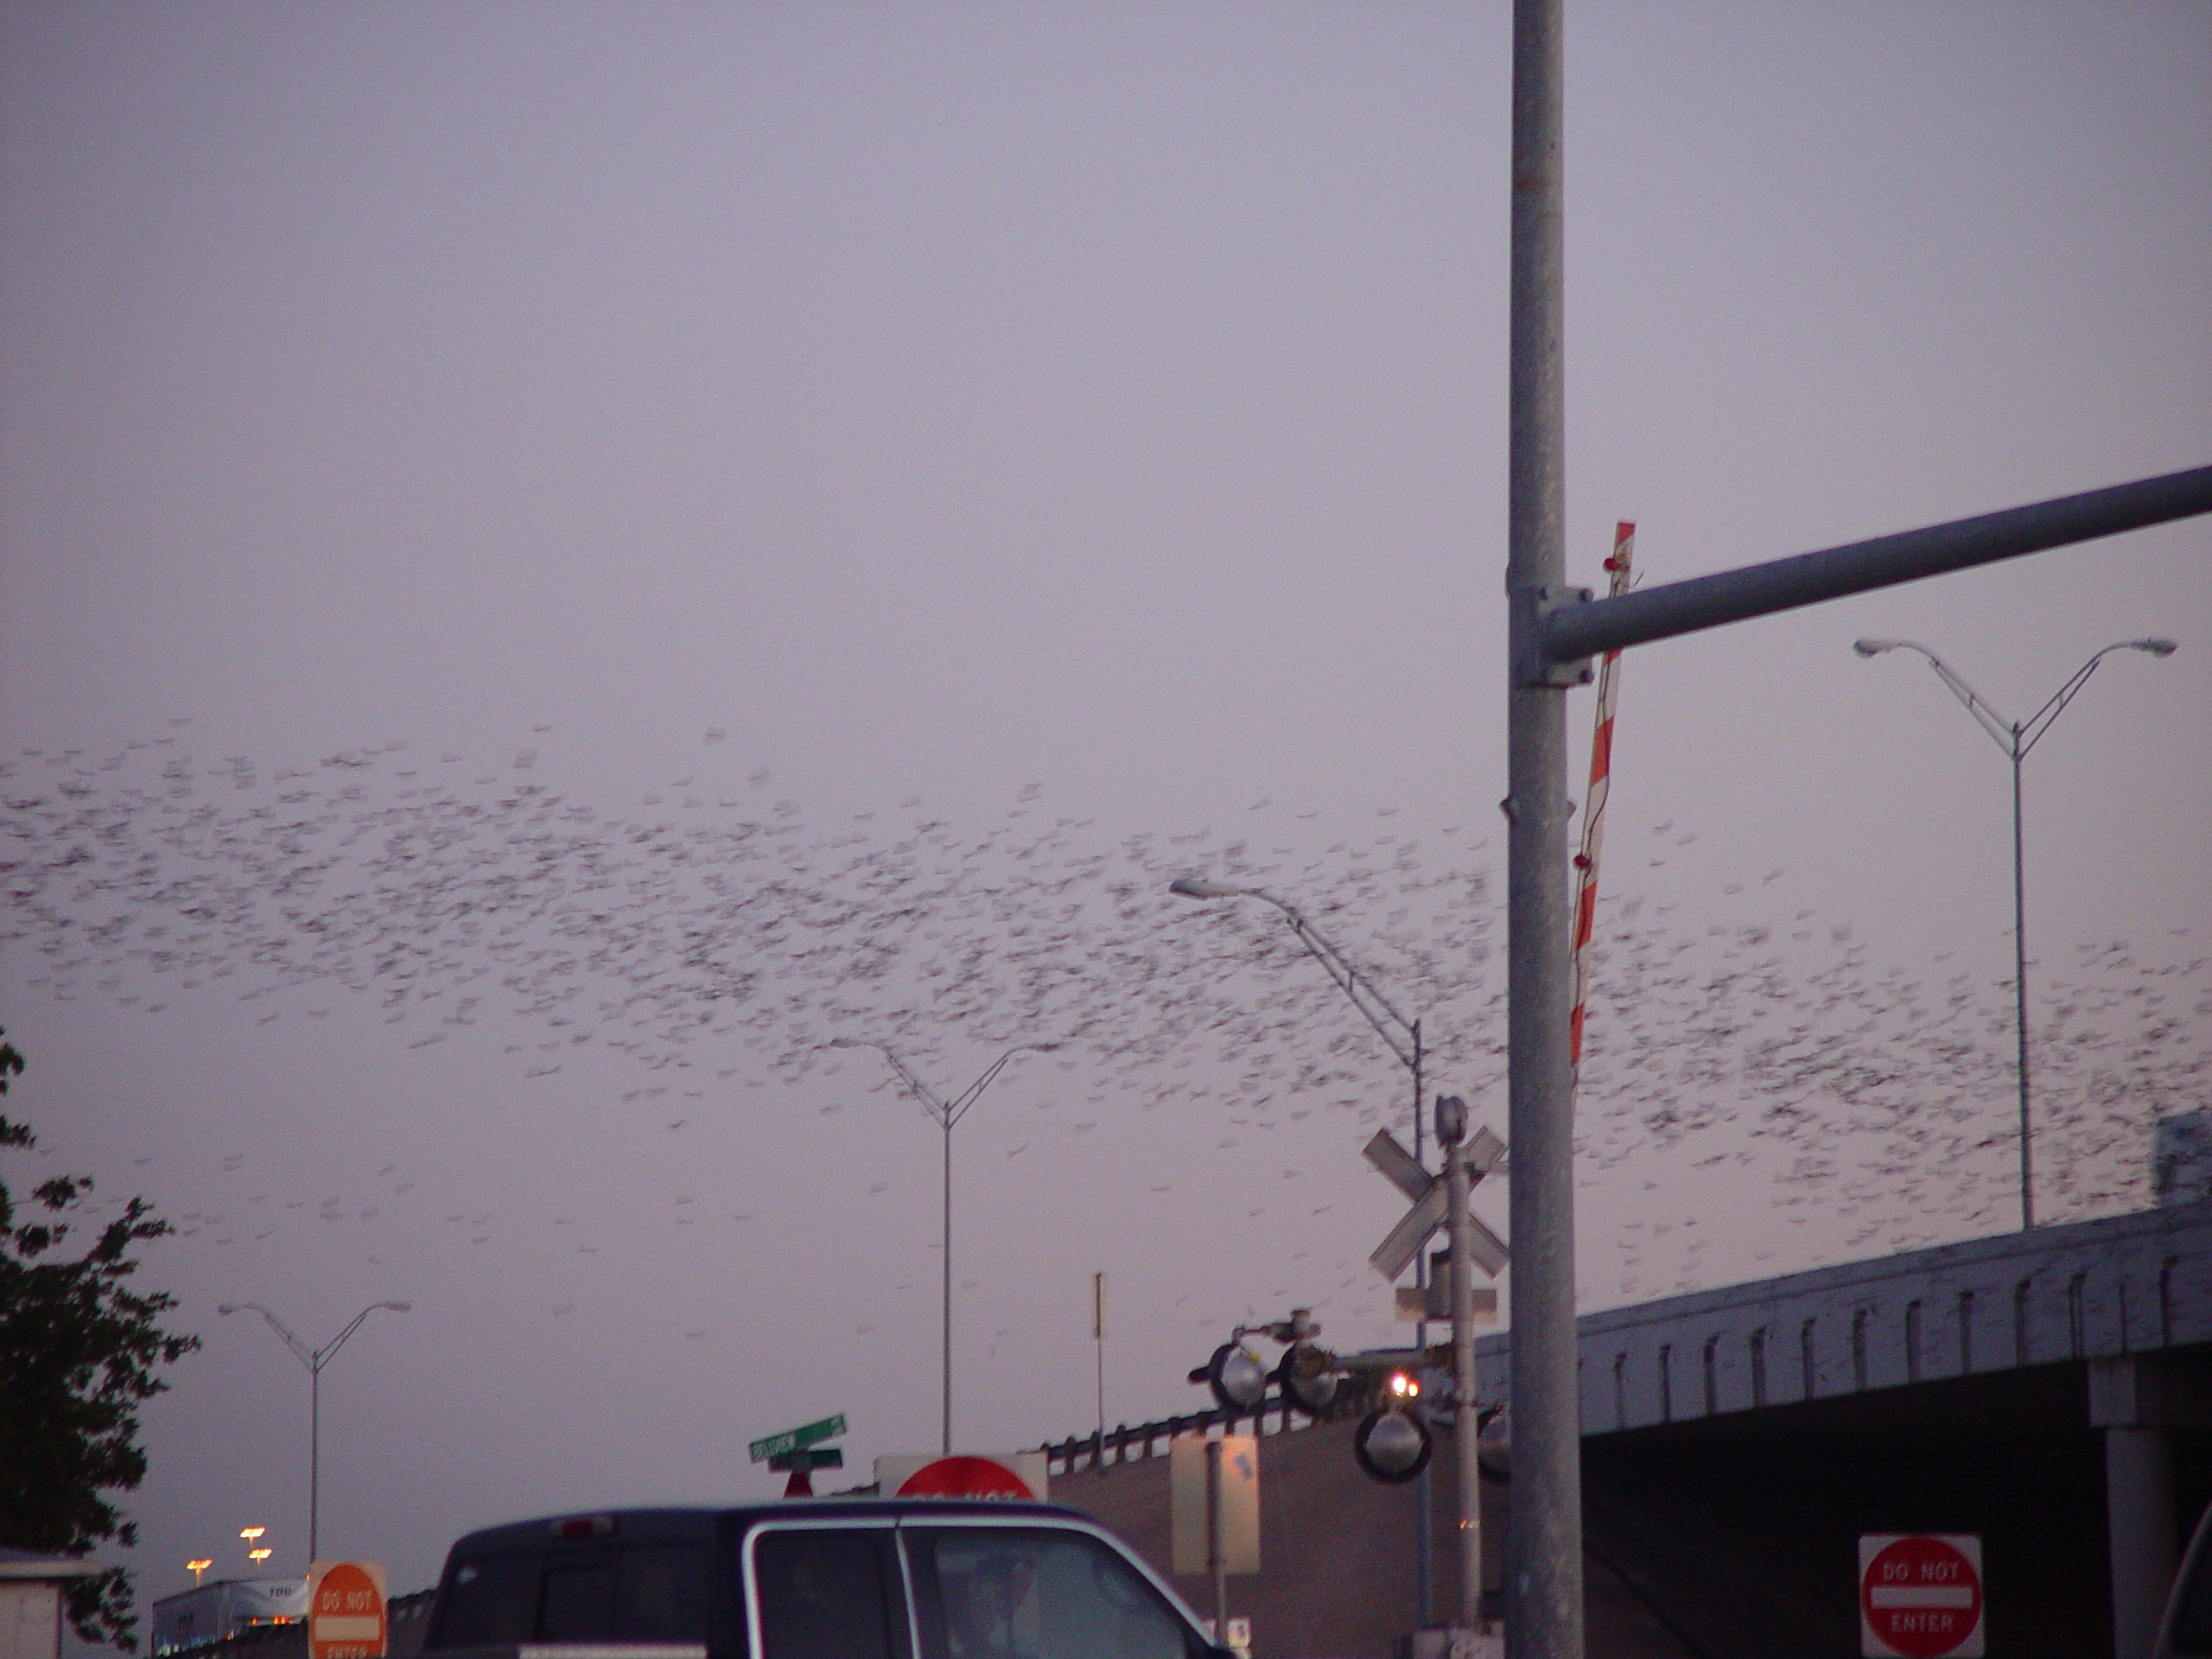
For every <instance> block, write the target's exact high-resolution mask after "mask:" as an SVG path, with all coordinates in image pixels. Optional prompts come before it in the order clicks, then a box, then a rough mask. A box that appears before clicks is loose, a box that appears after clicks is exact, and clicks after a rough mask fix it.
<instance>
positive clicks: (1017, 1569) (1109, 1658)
mask: <svg viewBox="0 0 2212 1659" xmlns="http://www.w3.org/2000/svg"><path fill="white" fill-rule="evenodd" d="M908 1536H909V1537H910V1538H911V1539H912V1540H913V1541H914V1543H915V1545H916V1546H917V1548H916V1549H915V1552H914V1553H915V1555H916V1556H917V1557H918V1560H917V1561H916V1566H917V1569H918V1575H919V1576H920V1577H922V1578H923V1579H924V1580H925V1582H926V1583H927V1585H928V1586H929V1587H930V1588H931V1589H932V1590H933V1591H934V1592H935V1593H934V1594H933V1595H931V1596H930V1598H929V1599H928V1602H927V1603H926V1604H925V1605H928V1606H929V1608H930V1612H929V1615H928V1617H926V1618H925V1620H924V1623H923V1637H924V1646H925V1651H926V1652H927V1654H928V1659H1188V1656H1189V1655H1190V1654H1191V1653H1192V1651H1193V1649H1192V1632H1191V1631H1190V1630H1189V1628H1188V1627H1187V1626H1186V1625H1185V1624H1184V1623H1183V1621H1182V1620H1181V1619H1180V1618H1178V1617H1177V1616H1176V1615H1175V1614H1174V1613H1173V1611H1170V1609H1169V1608H1168V1606H1167V1605H1166V1603H1165V1602H1164V1601H1162V1600H1161V1599H1160V1595H1159V1594H1158V1592H1155V1591H1154V1589H1153V1587H1152V1586H1150V1585H1149V1584H1147V1583H1146V1582H1145V1581H1144V1580H1143V1579H1142V1578H1141V1577H1140V1576H1139V1575H1138V1574H1137V1573H1135V1571H1134V1570H1133V1569H1132V1568H1131V1567H1129V1565H1128V1562H1126V1561H1124V1560H1122V1559H1121V1558H1120V1557H1119V1556H1117V1555H1116V1554H1114V1553H1113V1552H1112V1551H1111V1550H1109V1549H1108V1548H1105V1547H1104V1546H1103V1545H1102V1544H1101V1543H1099V1542H1098V1541H1097V1540H1096V1539H1095V1538H1090V1537H1086V1536H1084V1535H1082V1534H1079V1533H1063V1532H1048V1531H1043V1530H1037V1531H1022V1532H1015V1531H1011V1530H1008V1531H1001V1530H997V1529H984V1528H976V1529H955V1528H950V1527H948V1528H946V1529H944V1531H942V1532H938V1533H935V1534H933V1535H927V1536H918V1535H914V1534H911V1533H910V1534H909V1535H908ZM1199 1650H1200V1651H1203V1649H1199Z"/></svg>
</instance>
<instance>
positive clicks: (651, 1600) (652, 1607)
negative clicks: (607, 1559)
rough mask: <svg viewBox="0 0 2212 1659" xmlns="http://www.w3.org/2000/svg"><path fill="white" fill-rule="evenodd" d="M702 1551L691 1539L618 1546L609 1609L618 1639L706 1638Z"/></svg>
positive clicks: (639, 1640)
mask: <svg viewBox="0 0 2212 1659" xmlns="http://www.w3.org/2000/svg"><path fill="white" fill-rule="evenodd" d="M707 1595H708V1584H707V1552H706V1550H705V1549H704V1548H702V1547H701V1546H699V1545H697V1544H656V1545H645V1546H640V1547H639V1548H634V1549H626V1550H624V1551H623V1552H622V1585H621V1591H620V1598H619V1599H618V1600H617V1602H616V1605H615V1609H614V1639H615V1640H616V1641H618V1642H704V1641H705V1640H706V1639H707Z"/></svg>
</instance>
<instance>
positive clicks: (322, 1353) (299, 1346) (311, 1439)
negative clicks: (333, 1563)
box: [215, 1302, 413, 1566]
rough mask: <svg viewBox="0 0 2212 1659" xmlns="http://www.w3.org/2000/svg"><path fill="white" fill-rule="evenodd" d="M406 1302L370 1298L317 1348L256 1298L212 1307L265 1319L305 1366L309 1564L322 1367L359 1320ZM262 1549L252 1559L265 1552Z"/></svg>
mask: <svg viewBox="0 0 2212 1659" xmlns="http://www.w3.org/2000/svg"><path fill="white" fill-rule="evenodd" d="M410 1306H413V1304H412V1303H410V1302H371V1303H370V1304H369V1305H368V1306H366V1307H365V1308H363V1309H362V1310H361V1311H360V1312H359V1313H356V1314H355V1315H354V1316H353V1319H352V1321H351V1322H350V1323H349V1324H348V1325H346V1328H345V1329H344V1330H343V1331H340V1332H339V1333H338V1334H337V1335H336V1336H334V1337H333V1338H331V1339H330V1340H329V1341H328V1342H327V1343H325V1344H323V1345H322V1346H321V1347H320V1348H310V1347H308V1345H307V1344H305V1343H304V1342H302V1341H301V1340H300V1339H299V1338H297V1337H296V1336H294V1335H293V1334H292V1332H291V1328H290V1327H289V1325H286V1324H285V1323H284V1321H283V1320H282V1319H278V1318H277V1316H276V1315H275V1314H274V1313H270V1311H269V1310H268V1309H267V1308H265V1307H264V1306H262V1305H261V1304H260V1303H259V1302H225V1303H223V1304H222V1305H221V1306H219V1307H218V1308H216V1310H215V1311H216V1312H217V1313H221V1314H225V1315H229V1314H232V1313H248V1312H251V1313H258V1314H260V1315H261V1317H262V1318H263V1319H266V1320H268V1321H269V1328H270V1330H272V1331H274V1332H276V1333H277V1335H278V1336H280V1337H282V1338H283V1339H284V1345H285V1346H286V1347H287V1348H289V1349H290V1350H291V1351H292V1357H294V1358H295V1359H296V1360H298V1361H299V1362H300V1363H301V1364H302V1365H304V1366H306V1367H307V1368H308V1565H309V1566H313V1565H314V1564H315V1561H316V1560H319V1559H320V1557H321V1551H320V1549H319V1548H318V1546H319V1545H320V1544H321V1541H322V1538H321V1530H320V1525H319V1523H320V1522H321V1504H322V1368H323V1367H324V1366H326V1365H327V1364H328V1363H330V1362H331V1360H332V1359H334V1357H336V1356H337V1353H338V1351H339V1350H340V1348H343V1347H344V1346H345V1345H346V1338H348V1337H350V1336H352V1335H353V1333H354V1332H356V1331H358V1330H359V1329H360V1328H361V1321H362V1320H364V1319H367V1318H368V1317H369V1315H370V1314H372V1313H375V1312H376V1311H377V1310H378V1308H380V1307H382V1308H390V1309H391V1311H392V1312H393V1313H406V1312H407V1310H408V1309H409V1308H410ZM261 1532H262V1529H260V1528H258V1527H253V1528H249V1529H247V1530H246V1531H245V1532H242V1533H240V1534H239V1535H238V1536H239V1537H241V1538H258V1537H259V1536H260V1535H261ZM268 1553H269V1552H268V1551H267V1550H263V1551H262V1552H261V1554H260V1555H257V1556H255V1557H254V1559H255V1560H260V1559H261V1558H262V1556H265V1555H267V1554H268Z"/></svg>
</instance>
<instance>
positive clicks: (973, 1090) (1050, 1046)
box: [827, 1037, 1059, 1458]
mask: <svg viewBox="0 0 2212 1659" xmlns="http://www.w3.org/2000/svg"><path fill="white" fill-rule="evenodd" d="M827 1046H829V1047H830V1048H872V1049H874V1050H875V1052H877V1053H879V1054H880V1055H882V1056H883V1058H885V1059H887V1060H888V1061H889V1062H890V1063H891V1069H892V1070H893V1071H896V1072H897V1073H898V1074H899V1081H900V1082H901V1083H903V1084H906V1089H907V1091H908V1092H909V1093H910V1094H912V1096H914V1098H915V1099H917V1100H918V1101H920V1102H921V1103H922V1109H923V1110H924V1111H925V1112H927V1113H928V1114H929V1115H930V1116H931V1119H932V1120H933V1121H934V1122H936V1123H937V1125H938V1128H941V1129H943V1130H944V1335H943V1349H944V1395H943V1398H944V1422H943V1433H942V1440H943V1455H944V1456H945V1457H948V1458H949V1457H950V1456H951V1455H952V1131H953V1129H954V1128H955V1126H957V1124H958V1123H959V1122H960V1120H961V1119H962V1118H963V1117H965V1116H967V1115H968V1109H969V1107H970V1106H973V1105H974V1104H975V1103H976V1101H978V1100H979V1099H981V1098H982V1093H983V1090H986V1089H988V1088H989V1087H990V1086H991V1084H992V1082H993V1081H994V1080H995V1078H996V1077H998V1074H999V1073H1000V1072H1001V1071H1005V1070H1006V1067H1007V1062H1008V1061H1009V1060H1011V1059H1013V1058H1014V1056H1015V1055H1017V1054H1050V1053H1051V1052H1052V1051H1053V1050H1055V1049H1057V1048H1058V1047H1059V1045H1058V1043H1016V1044H1015V1045H1014V1046H1013V1047H1012V1048H1009V1049H1008V1050H1007V1052H1005V1053H1003V1054H1001V1055H1000V1056H999V1057H998V1058H996V1059H995V1060H993V1061H992V1062H991V1063H990V1064H989V1065H987V1066H985V1067H984V1068H983V1075H982V1077H977V1078H976V1081H975V1082H973V1083H971V1084H969V1085H968V1087H967V1090H965V1091H964V1092H963V1093H962V1094H961V1095H960V1096H958V1097H957V1098H956V1099H954V1100H952V1101H950V1102H947V1101H944V1100H941V1099H939V1098H938V1096H937V1095H936V1094H935V1093H934V1092H933V1091H932V1090H931V1088H930V1086H929V1084H925V1083H924V1082H923V1081H922V1080H921V1079H920V1078H919V1077H916V1076H915V1075H914V1074H913V1072H912V1071H910V1070H909V1069H908V1068H907V1065H906V1061H904V1060H902V1059H900V1058H899V1056H898V1055H897V1054H896V1053H894V1052H892V1050H891V1048H890V1046H888V1045H887V1044H884V1043H879V1042H877V1041H875V1040H874V1039H873V1038H868V1037H833V1038H831V1039H829V1044H828V1045H827Z"/></svg>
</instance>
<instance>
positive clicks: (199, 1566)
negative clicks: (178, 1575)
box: [184, 1555, 215, 1589]
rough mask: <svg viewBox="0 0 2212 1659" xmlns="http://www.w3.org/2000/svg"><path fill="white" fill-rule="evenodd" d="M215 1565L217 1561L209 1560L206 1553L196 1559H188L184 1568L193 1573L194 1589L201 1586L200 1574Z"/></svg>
mask: <svg viewBox="0 0 2212 1659" xmlns="http://www.w3.org/2000/svg"><path fill="white" fill-rule="evenodd" d="M214 1565H215V1563H214V1562H213V1561H212V1560H208V1558H207V1557H206V1556H205V1555H202V1556H200V1557H198V1558H196V1559H195V1560H189V1561H187V1562H186V1563H185V1564H184V1570H185V1571H186V1572H188V1573H191V1574H192V1583H193V1587H194V1589H197V1588H198V1587H199V1586H200V1574H201V1573H205V1572H206V1571H207V1569H208V1568H209V1567H213V1566H214Z"/></svg>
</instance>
